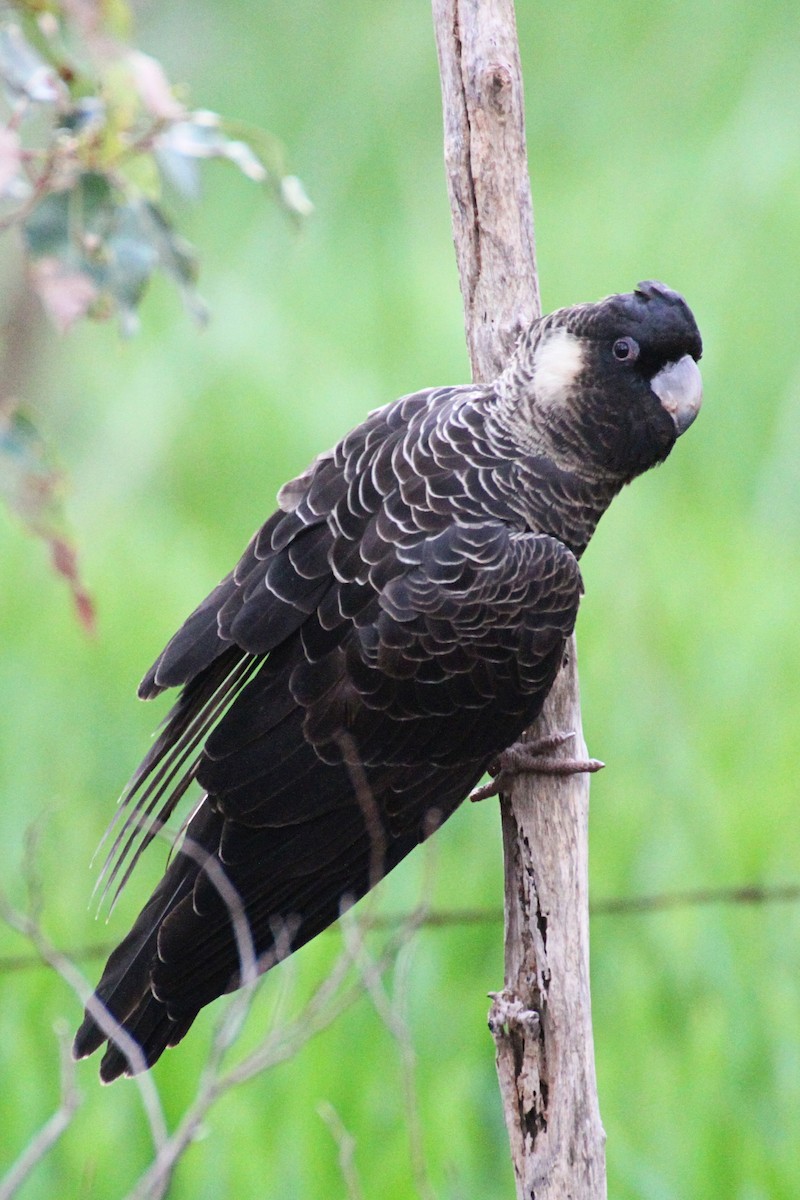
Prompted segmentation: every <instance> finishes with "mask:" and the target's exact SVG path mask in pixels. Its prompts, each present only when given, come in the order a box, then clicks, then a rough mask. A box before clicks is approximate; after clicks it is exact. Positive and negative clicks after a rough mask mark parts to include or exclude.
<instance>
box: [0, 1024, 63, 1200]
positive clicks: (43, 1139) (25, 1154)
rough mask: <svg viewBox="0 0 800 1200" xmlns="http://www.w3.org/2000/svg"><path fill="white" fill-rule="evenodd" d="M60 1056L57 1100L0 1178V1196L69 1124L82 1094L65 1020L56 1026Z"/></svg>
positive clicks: (14, 1187)
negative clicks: (58, 1098)
mask: <svg viewBox="0 0 800 1200" xmlns="http://www.w3.org/2000/svg"><path fill="white" fill-rule="evenodd" d="M56 1036H57V1037H58V1046H59V1051H60V1060H61V1102H60V1104H59V1106H58V1108H57V1109H56V1111H55V1112H54V1113H53V1115H52V1117H50V1119H49V1121H47V1122H45V1124H44V1125H43V1126H42V1128H41V1129H40V1130H39V1132H38V1133H37V1134H36V1135H35V1136H34V1137H32V1138H31V1140H30V1141H29V1142H28V1145H27V1146H26V1147H25V1149H24V1150H23V1151H22V1153H21V1154H20V1156H19V1158H18V1159H17V1161H16V1162H15V1163H14V1164H13V1166H12V1167H11V1169H10V1170H9V1171H8V1172H7V1173H6V1175H5V1176H4V1178H3V1179H0V1200H11V1197H12V1196H14V1195H16V1193H17V1191H18V1190H19V1188H20V1187H21V1186H22V1184H23V1183H24V1182H25V1180H26V1179H27V1178H28V1176H29V1175H30V1173H31V1171H32V1170H33V1169H34V1167H35V1166H36V1165H37V1163H40V1162H41V1161H42V1159H43V1158H44V1157H45V1155H46V1154H48V1153H49V1152H50V1150H52V1148H53V1146H55V1144H56V1142H57V1141H58V1140H59V1138H60V1137H61V1135H62V1134H63V1133H64V1132H65V1131H66V1130H67V1129H68V1128H69V1126H70V1124H71V1123H72V1118H73V1116H74V1115H75V1113H76V1112H77V1110H78V1108H79V1107H80V1104H81V1100H82V1098H83V1097H82V1096H81V1093H80V1092H79V1091H78V1088H77V1085H76V1082H75V1063H74V1061H73V1059H72V1054H71V1053H70V1038H69V1031H68V1029H67V1026H66V1024H63V1023H59V1024H58V1026H57V1027H56Z"/></svg>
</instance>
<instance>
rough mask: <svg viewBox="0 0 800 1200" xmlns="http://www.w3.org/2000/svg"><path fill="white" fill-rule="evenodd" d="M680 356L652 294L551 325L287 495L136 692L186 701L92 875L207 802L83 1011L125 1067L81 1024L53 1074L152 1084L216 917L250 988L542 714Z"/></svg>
mask: <svg viewBox="0 0 800 1200" xmlns="http://www.w3.org/2000/svg"><path fill="white" fill-rule="evenodd" d="M701 351H702V343H701V339H700V334H699V332H698V329H697V325H696V323H695V320H694V317H693V316H692V313H691V311H690V309H689V307H688V305H687V304H686V302H685V300H684V299H683V297H682V296H680V295H678V293H677V292H674V291H671V290H670V289H669V288H667V287H665V286H664V285H663V284H661V283H653V282H648V283H642V284H640V285H639V286H638V287H637V288H636V290H635V291H634V292H633V293H631V294H627V295H615V296H609V297H608V298H606V299H604V300H601V301H599V302H598V303H596V304H581V305H577V306H575V307H573V308H565V309H560V310H558V311H556V312H553V313H550V314H549V315H548V316H545V317H542V318H541V319H539V320H537V321H534V322H533V323H532V324H531V326H530V327H529V328H528V329H526V330H525V331H524V332H523V333H522V335H521V337H520V340H519V343H518V346H517V349H516V351H515V353H514V355H513V357H512V358H511V360H510V362H509V363H508V366H507V367H506V369H505V370H504V371H503V373H502V374H501V375H500V376H499V378H498V379H497V380H495V382H494V383H492V384H489V385H486V386H484V385H478V384H473V385H465V386H462V387H439V388H429V389H427V390H425V391H421V392H415V393H414V394H413V395H409V396H403V397H402V398H401V399H399V400H396V401H395V402H394V403H392V404H389V405H387V406H386V407H384V408H380V409H377V410H376V411H375V412H373V413H371V414H370V416H368V417H367V419H366V420H365V421H364V423H363V424H361V425H359V426H358V428H356V429H354V430H353V431H352V432H351V433H349V434H348V435H347V436H346V437H345V438H344V439H343V441H341V442H340V443H339V444H338V446H336V447H335V449H333V450H331V451H328V452H326V453H324V454H321V455H320V456H319V458H317V459H316V460H315V461H314V462H313V463H312V464H311V466H310V467H309V468H308V470H307V471H305V472H304V473H303V474H302V475H300V476H299V477H298V478H297V479H295V480H293V481H292V482H291V483H288V484H286V486H285V487H284V488H282V490H281V492H280V493H279V496H278V504H279V508H278V510H277V512H275V513H273V515H272V516H271V517H270V518H269V520H268V521H267V522H266V524H265V525H263V526H262V528H261V529H260V530H259V531H258V532H257V533H256V534H255V536H254V537H253V539H252V541H251V542H250V544H249V546H248V547H247V549H246V550H245V552H244V554H243V556H242V558H241V559H240V561H239V562H238V563H237V565H236V567H235V568H234V570H233V571H232V572H231V573H230V574H229V575H227V576H226V577H225V579H223V580H222V582H221V583H220V584H219V585H218V586H217V587H216V588H215V589H214V591H212V592H211V594H210V595H209V596H208V597H207V598H206V599H205V600H204V601H203V602H202V604H201V605H200V606H199V607H198V608H197V609H196V611H195V612H194V613H192V615H191V616H190V617H189V618H188V620H187V621H186V622H185V623H184V624H183V625H182V626H181V628H180V629H179V630H178V632H177V633H176V634H175V636H174V637H173V638H172V640H171V641H170V642H169V643H168V644H167V646H166V648H165V649H164V650H163V652H162V653H161V654H160V655H159V657H158V659H157V660H156V662H155V664H154V665H153V667H152V668H151V669H150V670H149V671H148V673H147V675H146V676H145V678H144V680H143V682H142V684H141V687H140V689H139V695H140V696H141V697H142V698H144V699H150V698H151V697H153V696H156V695H158V694H159V692H161V691H163V690H164V689H165V688H170V687H178V686H179V687H182V689H183V690H182V692H181V694H180V697H179V699H178V701H177V703H176V705H175V707H174V708H173V710H172V711H171V713H170V715H169V717H168V719H167V721H166V723H165V726H164V728H163V730H162V732H161V734H160V736H159V737H158V739H157V741H156V742H155V743H154V745H153V747H152V749H151V751H150V753H149V754H148V755H147V757H146V758H145V760H144V762H143V763H142V765H141V766H140V767H139V769H138V771H137V772H136V774H135V775H134V777H133V779H132V780H131V783H130V785H129V787H128V789H127V792H126V796H125V800H126V803H127V819H126V820H125V821H124V823H123V825H122V831H121V833H120V834H119V835H118V837H117V842H116V851H117V858H116V865H115V866H114V868H113V870H112V872H111V877H110V882H111V883H112V884H113V883H116V882H117V881H118V880H120V879H121V880H122V882H124V880H125V879H126V878H127V874H128V873H129V871H130V866H132V864H133V862H135V860H136V858H137V857H138V855H139V854H140V853H141V851H142V849H143V848H144V846H146V845H147V843H148V842H149V841H150V840H151V838H152V837H153V835H154V833H155V831H156V830H157V829H159V828H160V827H161V825H162V824H163V822H164V821H165V820H166V818H167V817H168V816H169V815H170V814H171V813H172V811H173V809H174V808H175V805H176V804H177V802H178V800H179V799H180V798H181V797H182V796H183V795H184V793H185V792H186V791H187V789H188V787H189V785H190V784H191V783H192V782H193V781H195V780H196V781H197V783H198V784H199V786H200V788H201V789H202V799H201V800H200V802H199V804H198V806H197V807H196V809H195V811H194V814H193V815H192V817H191V819H190V820H189V822H188V825H187V827H186V831H185V839H184V842H183V843H182V845H181V848H180V849H178V850H177V851H176V853H175V854H174V857H173V858H172V861H171V862H170V864H169V866H168V868H167V870H166V873H165V875H164V878H163V879H162V881H161V883H160V884H159V886H158V887H157V888H156V890H155V892H154V894H153V896H152V897H151V898H150V900H149V901H148V902H147V904H146V905H145V907H144V909H143V910H142V912H141V914H140V915H139V917H138V918H137V920H136V922H135V924H134V926H133V928H132V930H131V932H130V933H129V934H128V936H127V937H126V938H125V939H124V941H123V942H122V943H121V945H120V946H119V947H118V948H117V949H116V950H115V951H114V953H113V954H112V955H111V957H110V959H109V961H108V964H107V966H106V968H105V971H104V973H103V976H102V979H101V980H100V983H99V985H98V987H97V991H96V998H97V999H98V1000H99V1001H101V1002H102V1004H103V1005H104V1006H105V1007H106V1009H107V1010H108V1012H109V1013H110V1014H111V1015H112V1017H113V1018H114V1019H115V1020H116V1022H118V1023H119V1025H120V1026H121V1027H122V1029H124V1031H125V1033H126V1034H127V1035H129V1037H130V1038H132V1039H134V1041H135V1043H136V1044H138V1046H139V1047H140V1048H141V1055H139V1056H137V1060H136V1061H135V1062H133V1063H131V1061H130V1058H129V1056H126V1052H125V1045H124V1043H125V1041H126V1038H125V1035H122V1037H121V1039H120V1040H121V1041H122V1043H123V1045H120V1044H119V1041H118V1040H116V1039H115V1037H114V1036H111V1037H110V1038H108V1039H107V1032H108V1026H106V1030H105V1031H104V1030H103V1029H102V1028H101V1027H100V1025H99V1024H98V1021H97V1020H96V1019H95V1017H96V1010H95V1015H94V1016H93V1015H92V1013H91V1012H88V1013H87V1015H86V1017H85V1020H84V1022H83V1024H82V1026H81V1028H80V1030H79V1031H78V1034H77V1036H76V1039H75V1054H76V1056H78V1057H83V1056H85V1055H87V1054H91V1053H92V1052H93V1051H94V1050H96V1049H97V1048H98V1047H99V1046H100V1045H101V1044H102V1043H103V1042H104V1041H106V1040H108V1041H109V1045H108V1048H107V1050H106V1053H105V1057H104V1058H103V1061H102V1064H101V1068H100V1072H101V1076H102V1077H103V1079H105V1080H111V1079H114V1078H115V1077H116V1076H118V1075H120V1074H122V1073H128V1074H130V1073H132V1072H133V1071H134V1070H135V1069H139V1068H141V1067H142V1066H144V1065H146V1066H150V1065H151V1064H152V1063H154V1062H155V1061H156V1059H158V1058H159V1056H160V1055H161V1053H162V1052H163V1050H164V1049H165V1048H166V1047H167V1046H173V1045H175V1043H176V1042H178V1041H180V1039H181V1038H182V1037H183V1036H184V1034H185V1033H186V1031H187V1030H188V1028H189V1026H190V1025H191V1024H192V1021H193V1020H194V1018H195V1016H196V1015H197V1013H198V1011H199V1010H200V1008H201V1007H202V1006H203V1005H205V1004H208V1003H209V1002H210V1001H211V1000H213V999H214V998H215V997H217V996H219V995H220V994H221V993H222V992H226V991H230V990H232V989H234V988H236V987H237V986H238V985H239V983H240V974H241V971H240V963H241V959H240V947H239V945H238V944H237V937H236V928H235V919H234V917H235V913H236V912H239V913H240V916H241V917H242V918H244V919H246V926H247V929H248V930H249V937H250V938H251V939H252V948H253V952H254V954H255V955H256V956H257V966H258V969H259V970H261V971H265V970H268V969H269V967H271V966H272V965H274V963H275V961H276V959H277V958H278V957H280V954H279V953H278V951H277V950H276V940H279V939H280V937H281V933H280V931H283V935H284V936H285V937H288V938H289V939H290V943H291V944H290V948H291V949H292V950H294V949H296V948H298V947H299V946H302V945H303V944H304V943H305V942H307V941H308V940H309V939H310V938H313V937H314V936H315V935H316V934H317V933H319V932H320V931H321V930H323V929H325V928H326V926H328V925H329V924H330V923H331V922H332V921H334V920H335V919H336V918H337V916H338V915H339V914H340V911H341V908H342V905H343V903H345V902H351V901H352V900H354V899H358V898H359V897H360V896H363V895H364V893H365V892H367V891H368V890H369V889H370V888H371V887H372V886H373V884H374V883H376V882H377V880H378V879H379V878H380V877H381V876H383V875H385V874H386V872H388V871H390V870H391V869H392V867H394V866H395V865H396V864H397V863H398V862H400V860H401V859H402V858H403V857H404V856H405V855H406V854H408V852H409V851H410V850H412V849H413V848H414V847H415V846H416V845H417V844H418V843H419V842H420V841H421V840H422V839H423V838H425V837H426V836H427V835H428V833H430V832H431V830H432V829H434V828H435V827H436V826H438V825H440V824H441V823H442V821H444V820H446V819H447V817H449V816H450V814H451V813H452V812H453V811H454V809H455V808H456V807H457V806H458V805H459V804H460V803H461V801H462V800H463V799H464V798H465V797H466V795H467V794H468V793H469V791H470V789H471V788H473V787H474V786H475V785H476V784H477V783H478V781H479V780H480V778H481V776H482V775H483V774H484V772H485V771H486V769H487V766H488V764H489V763H490V762H491V761H492V760H493V759H494V758H495V756H497V755H498V753H499V752H501V751H503V749H504V748H505V747H507V746H509V745H511V744H513V743H514V742H515V741H516V740H517V739H518V738H519V737H520V735H521V734H522V732H523V731H524V729H525V728H526V726H527V725H529V724H530V722H531V721H533V719H534V718H535V717H536V716H537V715H538V713H539V712H540V710H541V708H542V705H543V703H544V700H545V697H546V696H547V693H548V691H549V689H550V687H551V685H552V683H553V680H554V679H555V676H556V674H557V672H558V670H559V667H560V665H561V663H562V659H563V653H564V644H565V641H566V639H567V638H568V637H569V635H570V634H571V632H572V629H573V626H574V624H575V618H576V614H577V611H578V603H579V599H580V596H581V592H582V582H581V575H580V571H579V568H578V559H579V558H580V556H581V553H582V552H583V550H584V549H585V547H586V545H587V543H588V541H589V538H590V537H591V536H592V533H593V531H594V528H595V526H596V524H597V522H598V520H599V518H600V517H601V516H602V514H603V513H604V512H605V510H606V507H607V506H608V504H609V503H610V501H611V499H612V498H613V497H614V496H615V495H616V493H617V492H618V491H619V490H620V489H621V488H622V487H623V485H624V484H626V483H628V482H629V481H630V480H631V479H633V478H634V476H636V475H639V474H641V473H642V472H643V471H646V470H647V469H648V468H649V467H652V466H655V465H656V464H657V463H660V462H663V460H664V459H665V458H666V457H667V455H668V454H669V452H670V450H671V449H672V447H673V446H674V444H675V441H676V439H677V438H678V437H679V436H680V434H681V433H683V431H684V430H685V429H686V428H687V427H688V425H689V424H690V423H691V422H692V420H693V419H694V417H695V415H696V414H697V410H698V408H699V406H700V400H701V382H700V372H699V370H698V367H697V361H698V359H699V358H700V355H701ZM126 863H130V866H127V869H126ZM223 884H224V886H223ZM232 896H233V897H234V898H235V903H232V901H231V897H232ZM118 1038H119V1035H118ZM128 1050H130V1042H128Z"/></svg>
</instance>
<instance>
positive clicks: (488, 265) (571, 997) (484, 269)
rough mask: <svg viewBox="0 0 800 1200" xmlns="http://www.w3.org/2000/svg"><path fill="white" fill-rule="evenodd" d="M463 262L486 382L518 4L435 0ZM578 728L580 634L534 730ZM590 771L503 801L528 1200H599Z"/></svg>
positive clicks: (518, 81) (510, 996)
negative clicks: (591, 995)
mask: <svg viewBox="0 0 800 1200" xmlns="http://www.w3.org/2000/svg"><path fill="white" fill-rule="evenodd" d="M433 12H434V22H435V27H436V38H437V46H438V52H439V62H440V70H441V77H442V99H443V108H444V129H445V161H446V165H447V174H448V187H449V192H450V205H451V211H452V217H453V232H454V239H455V248H456V258H457V260H458V267H459V275H460V278H461V290H462V295H463V299H464V309H465V317H466V328H467V343H468V346H469V351H470V358H471V360H472V369H473V376H474V377H475V379H477V380H489V379H492V378H494V377H495V376H496V375H497V373H498V371H499V369H500V368H501V367H502V366H503V365H504V363H505V361H506V360H507V358H508V355H509V352H510V351H511V349H512V347H513V343H514V340H515V336H516V333H517V331H518V329H519V327H520V325H521V324H523V323H525V322H528V321H530V320H531V318H533V317H535V316H537V315H538V314H539V311H540V308H539V297H538V287H537V278H536V262H535V253H534V235H533V209H532V202H531V195H530V184H529V180H528V169H527V152H526V145H525V123H524V110H523V93H522V75H521V70H520V62H519V48H518V44H517V35H516V23H515V18H514V7H513V2H512V0H433ZM568 731H574V732H575V735H576V736H575V741H574V743H573V745H572V747H571V749H572V751H573V752H574V754H575V756H576V757H578V758H581V757H582V758H586V757H587V754H586V747H585V743H584V741H583V735H582V732H581V719H580V703H579V694H578V680H577V673H576V670H575V645H574V639H573V641H572V643H571V645H570V647H569V653H568V665H567V666H566V667H565V669H564V670H563V671H562V672H561V674H560V676H559V678H558V680H557V681H556V685H555V687H554V689H553V692H552V693H551V696H550V698H549V700H548V703H547V705H546V708H545V712H544V713H543V715H542V717H541V718H540V719H539V721H538V722H537V723H536V726H535V728H534V730H533V731H531V736H532V737H535V738H537V739H538V738H547V737H550V736H552V735H553V734H556V733H562V732H568ZM588 803H589V782H588V777H587V776H586V775H571V776H567V777H563V776H562V777H558V776H549V777H547V778H544V777H534V776H530V775H529V776H520V777H518V779H517V781H516V782H515V784H514V785H513V786H512V787H511V790H510V795H509V796H503V797H501V811H502V821H503V842H504V848H505V863H506V887H505V901H506V967H505V986H504V988H503V991H502V992H500V993H499V994H498V995H497V996H496V997H495V1002H494V1004H493V1006H492V1010H491V1013H490V1017H489V1024H490V1028H491V1030H492V1033H493V1034H494V1037H495V1042H496V1047H497V1067H498V1075H499V1079H500V1088H501V1092H502V1095H503V1105H504V1110H505V1115H506V1124H507V1127H508V1131H509V1137H510V1141H511V1152H512V1159H513V1162H514V1170H515V1175H516V1179H517V1194H518V1196H519V1197H521V1198H522V1197H524V1198H532V1197H534V1196H535V1197H536V1198H537V1200H556V1198H562V1197H566V1196H580V1197H581V1200H600V1198H602V1197H604V1196H605V1194H606V1187H605V1158H604V1142H605V1135H604V1132H603V1128H602V1125H601V1123H600V1114H599V1108H598V1103H597V1085H596V1080H595V1069H594V1051H593V1046H592V1030H591V1007H590V998H589V935H588V930H589V913H588V878H587V874H588V872H587V868H588Z"/></svg>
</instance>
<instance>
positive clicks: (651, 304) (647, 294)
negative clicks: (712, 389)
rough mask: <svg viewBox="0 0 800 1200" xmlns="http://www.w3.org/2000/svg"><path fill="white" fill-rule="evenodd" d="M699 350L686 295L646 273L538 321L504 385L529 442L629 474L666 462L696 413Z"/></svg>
mask: <svg viewBox="0 0 800 1200" xmlns="http://www.w3.org/2000/svg"><path fill="white" fill-rule="evenodd" d="M702 351H703V345H702V341H701V338H700V333H699V331H698V328H697V324H696V322H695V319H694V317H693V315H692V312H691V309H690V308H689V306H688V304H687V303H686V301H685V300H684V299H683V297H682V296H681V295H679V294H678V292H673V291H672V290H671V289H670V288H668V287H666V286H665V285H664V284H663V283H653V282H648V283H640V284H639V286H638V287H637V288H636V290H635V291H634V292H630V293H627V294H624V295H616V296H608V297H606V299H605V300H600V301H598V302H597V303H596V304H580V305H576V306H575V307H574V308H562V309H558V310H557V311H556V312H553V313H550V314H549V315H548V316H546V317H542V318H541V319H540V320H538V321H535V322H534V323H533V325H532V326H531V327H530V329H529V330H527V331H526V332H525V333H524V334H523V336H522V338H521V339H520V343H519V346H518V348H517V351H516V354H515V356H514V359H513V360H512V362H511V364H510V365H509V367H508V369H507V370H506V371H505V372H504V373H503V375H502V377H501V379H500V381H499V384H498V393H499V394H500V395H501V397H502V402H503V403H504V404H505V406H506V407H507V411H508V415H509V416H510V417H511V419H512V421H513V425H514V428H515V430H516V432H517V434H518V435H519V436H521V437H522V438H523V440H524V442H525V443H526V444H527V446H528V448H529V449H530V450H532V451H534V452H535V453H541V454H545V455H546V456H547V457H548V458H550V459H552V460H553V461H554V462H555V463H557V465H558V466H559V467H561V468H563V469H566V470H569V471H572V472H576V473H578V474H581V475H584V476H588V477H593V476H595V477H605V478H609V477H611V478H616V479H618V480H619V481H620V483H626V482H628V481H629V480H630V479H633V477H634V476H636V475H639V474H641V473H642V472H643V471H646V470H647V469H648V468H649V467H652V466H655V465H656V463H659V462H663V460H664V459H665V458H666V457H667V455H668V454H669V452H670V450H671V449H672V447H673V446H674V444H675V441H676V440H677V438H678V437H679V436H680V435H681V434H682V433H683V432H684V431H685V430H686V429H688V427H689V425H691V423H692V421H693V420H694V418H695V417H696V416H697V412H698V409H699V408H700V401H701V399H702V392H703V390H702V382H701V378H700V371H699V368H698V366H697V362H698V360H699V358H700V356H701V354H702Z"/></svg>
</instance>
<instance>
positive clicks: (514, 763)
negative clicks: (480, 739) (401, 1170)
mask: <svg viewBox="0 0 800 1200" xmlns="http://www.w3.org/2000/svg"><path fill="white" fill-rule="evenodd" d="M574 737H575V734H574V733H553V734H551V735H550V736H549V737H543V738H537V739H536V740H535V741H530V742H514V744H513V746H509V747H508V749H507V750H504V751H503V752H502V754H498V756H497V758H495V759H494V760H493V761H492V762H491V763H490V764H489V774H490V775H491V776H492V782H491V783H485V784H483V785H482V786H481V787H478V788H475V791H474V792H472V793H470V800H472V801H473V803H475V802H476V801H478V800H487V799H488V798H489V797H490V796H496V795H497V794H498V793H499V792H502V791H506V790H507V788H508V786H509V784H510V783H511V780H512V778H513V777H514V776H515V775H519V774H531V775H580V774H584V773H592V772H594V771H600V770H602V768H603V767H604V766H605V763H602V762H600V760H599V758H554V757H553V756H552V755H551V754H550V751H551V750H555V749H557V748H558V747H559V746H563V745H564V743H565V742H568V741H570V740H571V739H572V738H574Z"/></svg>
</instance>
